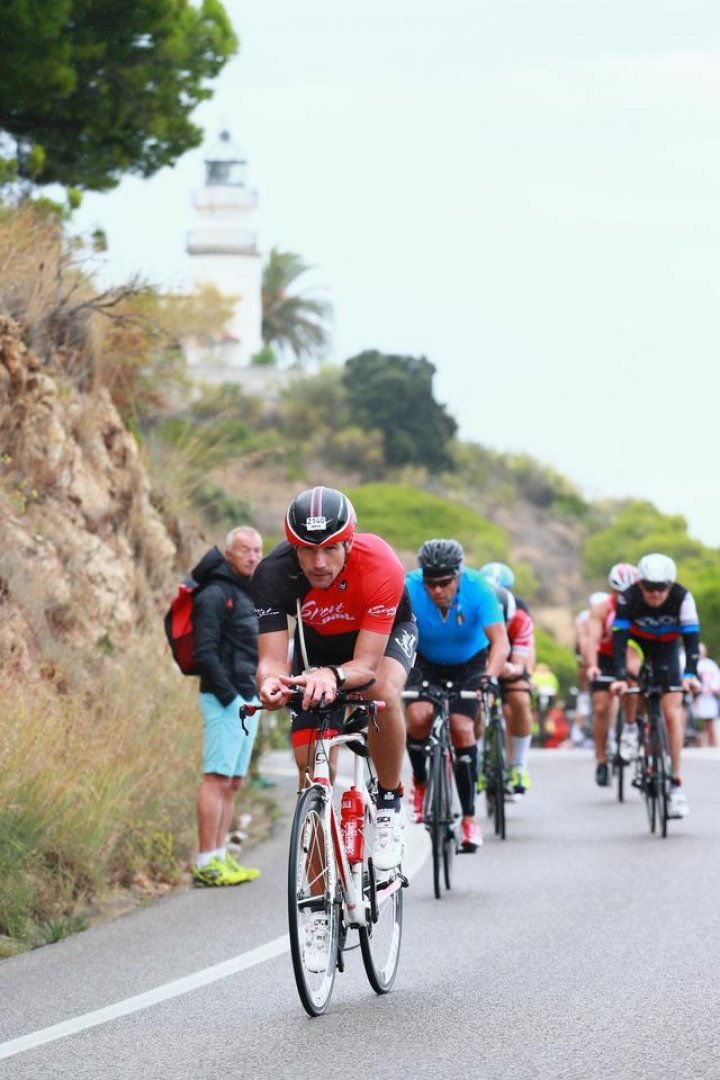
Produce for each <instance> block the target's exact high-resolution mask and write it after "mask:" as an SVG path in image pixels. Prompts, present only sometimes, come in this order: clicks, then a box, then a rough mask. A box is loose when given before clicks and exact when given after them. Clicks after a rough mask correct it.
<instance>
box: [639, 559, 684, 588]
mask: <svg viewBox="0 0 720 1080" xmlns="http://www.w3.org/2000/svg"><path fill="white" fill-rule="evenodd" d="M638 575H639V578H640V581H641V582H642V581H649V582H650V583H651V584H653V585H672V584H673V582H674V581H677V567H676V565H675V563H674V561H673V560H672V559H671V558H670V556H669V555H660V554H658V553H657V552H654V553H653V554H652V555H643V557H642V559H641V560H640V562H639V563H638Z"/></svg>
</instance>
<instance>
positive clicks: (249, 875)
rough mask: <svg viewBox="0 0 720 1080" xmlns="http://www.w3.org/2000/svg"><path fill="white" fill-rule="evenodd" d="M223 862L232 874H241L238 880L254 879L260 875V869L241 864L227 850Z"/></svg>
mask: <svg viewBox="0 0 720 1080" xmlns="http://www.w3.org/2000/svg"><path fill="white" fill-rule="evenodd" d="M225 864H226V865H227V866H229V867H230V870H231V871H232V873H233V874H241V875H242V877H241V878H240V881H254V880H255V878H258V877H260V871H259V870H255V869H254V868H253V867H252V866H241V865H240V863H239V862H238V861H237V859H236V858H235V857H234V856H233V855H231V854H230V853H229V852H228V853H227V854H226V856H225Z"/></svg>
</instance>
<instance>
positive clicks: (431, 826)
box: [427, 745, 445, 900]
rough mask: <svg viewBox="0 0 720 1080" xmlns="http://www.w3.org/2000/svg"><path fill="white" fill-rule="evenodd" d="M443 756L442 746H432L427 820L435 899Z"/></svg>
mask: <svg viewBox="0 0 720 1080" xmlns="http://www.w3.org/2000/svg"><path fill="white" fill-rule="evenodd" d="M443 787H444V784H443V758H442V748H441V747H440V746H439V745H438V746H434V747H433V751H432V757H431V759H430V784H429V790H428V795H429V798H428V809H429V819H428V820H427V827H428V831H429V832H430V844H431V846H432V863H433V889H434V892H435V898H436V899H437V900H439V899H440V897H441V896H442V877H441V875H442V863H443V837H444V834H445V827H444V825H443V801H444V800H443Z"/></svg>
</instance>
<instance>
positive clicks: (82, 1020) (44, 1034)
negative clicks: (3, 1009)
mask: <svg viewBox="0 0 720 1080" xmlns="http://www.w3.org/2000/svg"><path fill="white" fill-rule="evenodd" d="M407 840H408V845H407V847H408V851H407V854H408V857H407V859H406V860H405V863H404V867H403V869H404V870H405V872H406V873H407V875H408V877H412V876H413V875H414V874H415V873H416V872H417V870H419V868H420V867H421V866H422V864H423V862H424V861H425V859H426V857H427V853H428V849H429V839H428V836H427V833H426V832H425V829H423V828H422V827H421V826H408V828H407ZM289 948H290V940H289V938H288V935H287V934H283V936H282V937H278V938H275V939H274V940H273V941H268V942H266V944H265V945H260V946H259V947H258V948H257V949H251V950H250V951H249V952H246V953H241V954H240V955H239V956H234V957H233V958H232V959H231V960H224V961H223V962H222V963H221V964H213V965H212V967H208V968H203V970H202V971H196V972H195V973H194V974H193V975H186V976H184V978H182V979H175V980H174V981H173V982H169V983H165V984H164V985H163V986H158V987H156V989H155V990H148V991H146V992H145V993H144V994H137V995H136V996H135V997H131V998H126V999H125V1000H124V1001H118V1002H116V1003H115V1004H114V1005H107V1006H106V1007H105V1008H104V1009H96V1010H95V1011H94V1012H89V1013H85V1014H84V1015H83V1016H75V1017H73V1018H72V1019H71V1020H63V1021H62V1023H60V1024H53V1025H52V1027H47V1028H41V1029H40V1030H39V1031H33V1032H31V1033H30V1034H29V1035H21V1036H20V1037H19V1038H17V1039H10V1040H9V1041H8V1042H4V1043H0V1059H2V1058H9V1057H14V1056H15V1054H22V1053H24V1052H25V1051H26V1050H34V1049H35V1048H36V1047H38V1046H44V1045H45V1043H50V1042H55V1040H56V1039H64V1038H65V1037H66V1036H67V1035H75V1034H77V1032H79V1031H86V1030H87V1029H88V1028H92V1027H98V1025H99V1024H106V1023H108V1021H110V1020H117V1019H118V1017H120V1016H129V1015H130V1013H134V1012H140V1011H141V1010H142V1009H148V1008H150V1007H151V1006H152V1005H159V1004H160V1002H161V1001H168V1000H169V999H170V998H175V997H180V995H181V994H188V993H190V992H191V991H192V990H197V989H198V988H199V987H201V986H208V985H209V984H210V983H214V982H217V980H218V979H225V978H227V976H228V975H235V974H237V972H238V971H246V970H247V968H251V967H255V966H256V965H257V964H263V963H265V961H266V960H273V959H274V958H275V957H276V956H281V955H282V954H283V953H285V952H287V951H288V950H289Z"/></svg>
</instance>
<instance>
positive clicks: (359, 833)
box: [340, 787, 365, 863]
mask: <svg viewBox="0 0 720 1080" xmlns="http://www.w3.org/2000/svg"><path fill="white" fill-rule="evenodd" d="M364 824H365V801H364V799H363V797H362V792H361V791H358V789H357V788H356V787H350V788H348V789H347V791H344V792H343V795H342V799H341V800H340V832H341V833H342V840H343V847H344V848H345V851H346V852H347V857H348V861H349V862H350V863H359V862H362V857H363V826H364Z"/></svg>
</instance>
